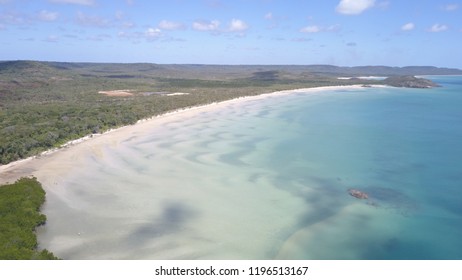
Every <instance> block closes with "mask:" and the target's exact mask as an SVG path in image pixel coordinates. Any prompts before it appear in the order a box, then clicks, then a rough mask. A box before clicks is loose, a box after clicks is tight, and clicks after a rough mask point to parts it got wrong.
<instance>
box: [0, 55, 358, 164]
mask: <svg viewBox="0 0 462 280" xmlns="http://www.w3.org/2000/svg"><path fill="white" fill-rule="evenodd" d="M277 69H278V70H274V69H273V67H271V66H207V65H155V64H99V63H96V64H91V63H90V64H85V63H83V64H79V63H44V62H34V61H12V62H0V164H6V163H9V162H12V161H15V160H18V159H21V158H26V157H29V156H33V155H37V154H39V153H40V152H43V151H46V150H49V149H51V148H57V147H59V146H60V145H62V144H64V143H66V142H68V141H70V140H75V139H77V138H80V137H83V136H86V135H89V134H92V133H100V132H104V131H106V130H108V129H110V128H116V127H120V126H123V125H129V124H133V123H135V122H136V121H137V120H140V119H143V118H149V117H153V116H156V115H159V114H162V113H166V112H168V111H171V110H175V109H179V108H185V107H190V106H196V105H203V104H207V103H211V102H218V101H223V100H227V99H231V98H236V97H241V96H247V95H255V94H261V93H268V92H273V91H279V90H288V89H296V88H304V87H315V86H326V85H339V84H348V83H350V84H351V83H355V82H349V81H345V80H343V81H340V80H338V79H336V78H335V77H328V76H320V75H315V74H311V73H306V72H304V71H303V69H299V68H297V67H295V68H293V69H292V68H291V67H279V68H277ZM356 83H357V82H356ZM121 89H129V90H131V92H133V93H134V94H133V96H125V97H110V96H105V95H102V94H99V93H98V92H99V91H108V90H121ZM160 92H170V93H174V92H187V93H190V94H188V95H178V96H167V95H162V94H158V93H160ZM153 93H154V94H153Z"/></svg>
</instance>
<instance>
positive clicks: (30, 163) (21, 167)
mask: <svg viewBox="0 0 462 280" xmlns="http://www.w3.org/2000/svg"><path fill="white" fill-rule="evenodd" d="M374 87H375V86H374ZM377 87H380V86H377ZM361 88H362V86H361V85H352V86H325V87H316V88H302V89H296V90H284V91H277V92H272V93H266V94H260V95H254V96H246V97H239V98H235V99H231V100H226V101H222V102H215V103H211V104H207V105H200V106H195V107H189V108H183V109H178V110H175V111H172V112H167V113H165V114H162V115H159V116H153V117H151V118H147V119H142V120H139V121H138V122H137V123H136V124H135V125H129V126H124V127H120V128H117V129H111V130H109V131H106V132H104V133H102V134H92V135H87V136H84V137H82V138H79V139H76V140H72V141H69V142H67V143H66V144H64V145H62V146H61V148H59V149H58V148H54V149H51V150H48V151H45V152H42V153H41V154H40V155H39V156H33V157H29V158H26V159H22V160H18V161H14V162H11V163H9V164H5V165H0V175H1V176H0V184H4V183H7V182H10V183H11V182H14V181H15V180H17V179H19V178H20V177H23V176H36V175H37V172H38V171H39V170H40V173H43V172H46V171H45V170H43V168H42V166H43V164H44V163H45V162H50V161H55V159H54V158H53V157H52V154H54V153H56V152H58V151H66V153H67V154H75V155H78V154H80V152H81V151H80V150H79V147H80V148H82V149H84V150H87V147H88V146H87V145H91V143H88V144H87V145H85V146H84V145H82V146H80V145H78V144H81V143H83V142H87V141H88V140H91V142H94V143H97V141H98V140H97V139H98V138H100V137H102V136H104V137H105V138H107V137H110V138H112V139H113V140H112V141H117V139H119V138H124V137H125V136H126V135H129V134H131V133H133V132H135V131H144V130H146V129H148V128H151V127H153V126H156V125H162V124H164V123H166V122H170V121H176V120H181V119H187V118H189V117H191V116H192V115H194V114H199V113H202V112H207V111H210V110H220V108H224V107H226V106H228V105H231V104H238V103H242V102H246V101H251V100H259V99H262V98H267V97H271V96H281V95H288V94H293V93H301V92H303V93H320V92H324V91H331V90H340V89H345V90H347V89H361ZM122 91H126V90H122ZM71 147H72V150H71V151H67V150H68V148H71ZM56 157H59V155H58V156H56ZM63 161H64V162H56V166H57V168H59V166H65V165H69V164H72V162H70V161H69V160H68V159H66V157H65V158H64V159H63ZM48 172H49V173H50V175H51V174H52V173H53V172H54V171H53V169H51V170H49V171H48Z"/></svg>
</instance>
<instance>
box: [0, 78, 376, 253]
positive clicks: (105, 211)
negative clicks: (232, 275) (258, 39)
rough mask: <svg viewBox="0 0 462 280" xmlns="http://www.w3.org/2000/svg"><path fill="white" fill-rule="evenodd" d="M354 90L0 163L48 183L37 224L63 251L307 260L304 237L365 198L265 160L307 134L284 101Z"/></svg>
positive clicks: (206, 111)
mask: <svg viewBox="0 0 462 280" xmlns="http://www.w3.org/2000/svg"><path fill="white" fill-rule="evenodd" d="M350 90H351V91H352V92H358V91H362V90H367V88H362V87H361V86H347V87H322V88H310V89H299V90H292V91H281V92H275V93H270V94H263V95H258V96H250V97H243V98H238V99H233V100H228V101H224V102H220V103H215V104H209V105H204V106H198V107H193V108H186V109H181V110H177V111H174V112H169V113H166V114H163V115H161V116H157V117H153V118H150V119H146V120H141V121H139V122H138V123H137V124H135V125H131V126H126V127H122V128H118V129H114V130H112V131H109V132H106V133H103V134H101V135H93V136H92V137H90V136H87V137H85V138H82V139H79V140H75V141H73V142H72V143H69V144H68V145H66V147H64V148H61V149H57V150H53V151H50V152H47V153H44V154H43V155H41V156H38V157H35V158H31V159H26V160H23V161H18V162H14V163H11V164H9V165H5V166H1V167H0V169H1V174H2V176H1V177H2V181H9V182H12V181H14V180H15V179H16V178H19V177H21V176H28V175H33V176H35V177H37V178H38V180H39V181H40V182H41V183H42V184H43V187H44V189H45V190H46V193H47V198H46V202H45V204H44V206H43V209H42V212H43V213H44V214H45V215H47V218H48V221H47V224H46V225H45V226H44V227H40V228H38V229H37V236H38V240H39V246H40V247H41V248H46V249H48V250H50V251H52V252H53V253H54V254H55V255H57V256H59V257H60V258H63V259H271V258H279V259H282V258H293V257H296V258H304V257H305V256H304V253H303V252H302V251H299V250H298V249H297V248H299V244H304V246H305V245H306V244H310V243H311V242H315V241H316V239H317V238H318V236H319V235H323V234H324V232H325V230H327V229H328V228H330V227H329V225H331V223H338V219H339V218H340V219H343V218H342V217H344V216H345V215H348V213H351V212H353V213H362V212H363V210H362V209H363V208H364V205H362V204H360V203H359V204H358V203H354V204H353V205H348V204H346V203H347V202H349V201H350V200H349V199H350V198H349V197H348V195H345V193H344V192H343V191H342V190H340V192H338V194H336V195H335V196H332V194H330V192H331V191H332V190H331V189H330V188H327V189H326V188H325V187H323V186H322V184H321V185H320V183H319V182H318V181H317V179H316V178H314V177H313V178H311V177H308V180H309V182H308V181H307V182H302V181H300V178H302V177H304V176H306V175H302V174H306V173H307V172H306V170H309V169H310V168H315V169H316V168H317V167H316V165H317V163H316V162H315V161H314V162H310V163H308V165H306V163H302V162H300V166H298V165H297V162H298V161H297V159H294V160H291V164H294V166H293V167H291V170H292V171H293V172H301V173H300V175H302V177H300V176H295V177H293V178H284V176H285V175H284V174H287V173H286V172H282V170H280V169H281V167H277V168H276V170H277V171H278V172H274V171H275V170H274V169H273V168H272V167H271V168H268V167H270V166H272V165H273V164H274V163H273V161H275V163H276V164H277V161H279V160H282V159H283V155H281V156H280V155H277V156H276V158H273V157H272V153H273V152H274V151H277V147H278V145H280V143H285V141H290V139H292V138H293V137H294V136H296V134H297V133H299V131H300V130H299V128H297V124H295V126H294V127H290V126H291V125H292V121H290V120H286V121H283V122H280V121H281V120H280V119H279V118H277V117H276V116H277V114H279V113H280V112H281V111H280V109H281V106H282V108H285V110H288V111H290V110H291V108H292V106H293V104H294V103H291V102H287V100H290V99H293V100H297V98H300V96H305V95H307V98H308V99H309V100H311V101H309V103H310V102H314V103H313V104H316V103H317V102H323V100H325V98H324V97H323V96H321V95H322V94H324V93H325V92H331V91H337V93H336V94H335V96H342V94H343V92H348V91H350ZM286 95H287V98H286V97H285V96H286ZM329 96H331V98H332V95H329ZM273 98H274V99H273ZM328 98H329V97H328ZM276 100H277V101H276ZM275 101H276V103H275ZM285 102H286V103H285ZM275 104H277V105H276V106H277V107H278V108H277V109H276V108H274V106H275ZM284 104H286V105H284ZM295 104H296V103H295ZM284 106H289V107H284ZM275 114H276V115H275ZM287 128H290V129H289V130H287ZM275 129H277V130H278V131H281V133H276V134H275V133H274V132H275ZM286 130H287V131H286ZM294 133H295V134H294ZM268 165H270V166H268ZM299 169H300V171H298V170H299ZM281 172H282V173H281ZM308 175H309V173H308ZM316 175H319V174H316ZM281 176H282V177H281ZM339 176H341V175H339ZM336 193H337V191H336ZM308 201H309V203H307V202H308ZM353 202H354V201H353ZM347 206H348V209H350V210H348V211H345V210H344V207H347ZM326 207H329V211H327V212H326ZM330 212H332V213H331V214H329V213H330ZM326 213H327V214H328V216H329V217H331V218H329V219H327V218H326V217H325V216H326ZM335 213H340V215H334V214H335ZM345 213H346V214H345ZM355 215H356V214H355ZM318 220H319V222H316V221H318ZM321 221H322V222H321ZM311 223H316V224H318V226H317V227H316V228H315V229H317V230H316V231H314V234H313V231H311V226H310V225H311ZM339 225H342V227H343V225H344V223H340V224H339ZM364 226H366V225H364ZM342 227H338V228H337V230H338V231H343V230H344V229H343V228H342ZM354 229H355V228H352V230H354ZM256 237H258V238H256ZM305 237H310V238H309V240H305V239H306V238H305ZM306 246H308V245H306ZM310 246H311V245H310ZM352 254H354V253H352Z"/></svg>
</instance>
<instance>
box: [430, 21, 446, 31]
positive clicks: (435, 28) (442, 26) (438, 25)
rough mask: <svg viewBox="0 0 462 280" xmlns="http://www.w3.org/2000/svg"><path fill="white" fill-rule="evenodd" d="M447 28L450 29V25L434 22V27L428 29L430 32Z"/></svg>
mask: <svg viewBox="0 0 462 280" xmlns="http://www.w3.org/2000/svg"><path fill="white" fill-rule="evenodd" d="M446 30H448V26H447V25H445V24H439V23H436V24H433V25H432V27H430V29H428V31H430V32H443V31H446Z"/></svg>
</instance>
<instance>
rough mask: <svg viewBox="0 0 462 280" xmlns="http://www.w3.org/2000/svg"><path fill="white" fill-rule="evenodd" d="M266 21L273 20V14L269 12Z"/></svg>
mask: <svg viewBox="0 0 462 280" xmlns="http://www.w3.org/2000/svg"><path fill="white" fill-rule="evenodd" d="M265 19H267V20H272V19H273V13H271V12H269V13H267V14H266V15H265Z"/></svg>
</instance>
